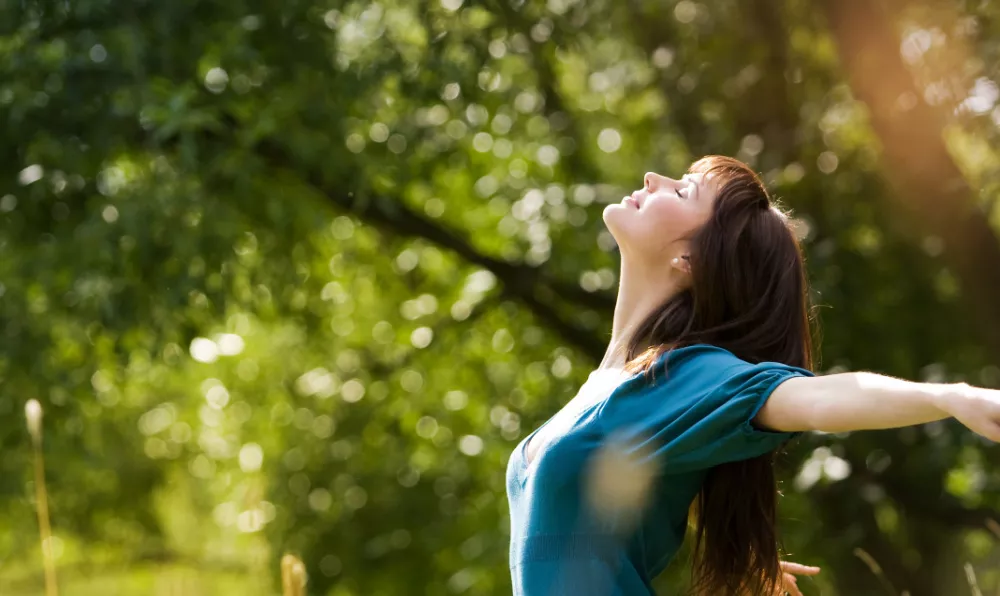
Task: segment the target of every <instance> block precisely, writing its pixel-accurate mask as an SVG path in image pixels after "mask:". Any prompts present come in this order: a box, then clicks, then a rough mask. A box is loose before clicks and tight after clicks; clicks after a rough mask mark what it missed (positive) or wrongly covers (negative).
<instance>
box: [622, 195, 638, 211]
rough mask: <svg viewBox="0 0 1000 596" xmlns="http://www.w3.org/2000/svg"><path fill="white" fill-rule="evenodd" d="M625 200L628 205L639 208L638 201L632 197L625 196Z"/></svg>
mask: <svg viewBox="0 0 1000 596" xmlns="http://www.w3.org/2000/svg"><path fill="white" fill-rule="evenodd" d="M625 202H626V203H628V204H629V205H632V206H633V207H635V208H636V209H638V208H639V201H637V200H635V199H634V198H632V197H625Z"/></svg>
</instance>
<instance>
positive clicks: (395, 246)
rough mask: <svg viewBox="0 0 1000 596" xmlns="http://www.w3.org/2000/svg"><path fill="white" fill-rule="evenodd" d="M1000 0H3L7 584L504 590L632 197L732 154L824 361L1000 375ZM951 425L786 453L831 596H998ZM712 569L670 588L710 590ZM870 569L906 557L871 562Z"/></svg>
mask: <svg viewBox="0 0 1000 596" xmlns="http://www.w3.org/2000/svg"><path fill="white" fill-rule="evenodd" d="M998 57H1000V5H998V4H996V3H990V2H987V1H985V0H947V1H943V2H930V1H926V2H921V1H917V0H913V1H908V0H879V1H875V2H872V1H868V0H743V1H739V2H738V1H736V0H706V1H703V2H695V1H692V0H680V1H674V0H667V1H665V2H653V1H650V0H626V1H622V2H617V1H611V0H586V1H584V0H545V1H541V0H484V1H474V0H464V1H463V0H430V1H428V0H380V1H378V2H370V1H362V2H342V1H337V0H327V1H324V0H309V1H305V0H284V1H282V2H277V1H274V0H226V1H221V0H199V1H196V0H172V1H171V2H153V1H152V0H133V1H130V2H123V1H117V2H116V1H112V0H74V1H72V2H67V1H65V0H46V1H43V0H3V1H2V2H0V326H2V328H0V472H2V473H0V593H2V594H40V593H42V577H43V573H42V564H41V557H40V548H39V538H38V531H37V522H36V518H35V509H34V494H35V492H34V485H33V481H32V474H31V447H30V440H29V438H28V434H27V430H26V427H25V423H24V417H23V412H24V404H25V402H26V401H27V400H28V399H31V398H35V399H38V400H39V401H40V402H41V404H42V406H43V408H44V412H45V418H44V428H45V431H44V452H45V454H46V463H47V478H48V489H49V495H50V507H51V511H52V523H53V530H54V533H55V535H56V538H55V539H54V540H53V545H52V550H53V553H54V554H55V555H56V557H57V565H58V569H59V574H60V581H61V583H62V588H63V591H64V592H66V593H69V594H84V595H87V594H101V595H110V594H137V593H148V594H171V595H173V594H275V593H277V591H278V590H279V579H278V578H279V576H278V561H279V559H280V557H281V555H282V554H283V553H286V552H292V553H296V554H299V555H300V556H301V557H302V558H303V560H304V562H305V564H306V568H307V570H308V577H309V583H308V591H309V593H310V594H332V595H337V596H347V595H366V596H367V595H381V594H502V593H505V592H506V593H509V590H510V580H509V576H508V573H509V572H508V567H507V562H506V561H507V547H508V534H507V532H508V517H507V516H508V512H507V505H506V500H505V496H504V468H505V463H506V460H507V457H508V455H509V453H510V451H511V449H512V448H513V446H514V445H515V444H516V443H517V442H518V441H519V440H520V439H521V438H523V436H524V435H525V434H527V433H528V432H530V430H531V429H533V428H535V427H536V426H537V425H538V424H539V423H540V422H542V421H543V420H544V419H546V418H547V417H548V416H550V415H551V414H552V413H554V412H555V411H556V410H557V409H558V407H559V406H560V405H561V404H562V403H564V402H565V401H566V400H567V399H568V398H569V397H571V396H572V395H573V393H575V391H576V388H577V387H578V386H579V384H580V383H581V382H582V381H583V380H584V379H585V377H586V375H587V373H588V371H589V370H591V369H592V368H593V367H595V366H596V365H597V363H598V362H599V360H600V358H601V356H602V355H603V352H604V348H605V345H606V342H607V339H608V337H609V334H610V327H611V314H612V309H613V305H614V293H615V288H616V286H617V279H616V276H617V272H618V270H617V253H615V252H614V242H613V240H612V238H611V237H610V235H609V234H608V233H607V231H606V230H605V228H604V225H603V223H602V220H601V211H602V210H603V207H604V205H605V204H607V203H608V202H612V201H614V202H617V201H618V200H620V198H621V196H622V195H623V194H625V193H627V192H630V191H631V190H633V189H635V188H638V187H639V186H640V185H641V177H642V174H643V173H644V172H645V171H647V170H655V171H658V172H661V173H665V174H668V175H674V176H676V175H679V174H681V173H682V172H683V170H684V169H685V168H686V167H687V165H688V164H689V163H690V162H691V161H692V160H693V159H695V158H696V157H699V156H701V155H703V154H707V153H721V154H727V155H733V156H736V157H738V158H740V159H743V160H745V161H747V162H748V163H750V164H752V165H753V166H754V167H755V168H756V169H757V170H758V171H760V172H761V173H762V175H763V176H764V178H765V180H766V182H767V183H768V184H769V187H770V188H771V189H772V190H773V193H774V195H775V196H776V198H777V199H778V200H779V201H780V202H781V203H782V204H783V205H785V206H786V207H790V208H792V209H793V210H794V212H795V214H796V229H797V230H798V233H799V235H800V237H801V238H802V239H803V242H804V246H805V249H806V251H807V258H808V262H809V270H810V276H811V278H812V281H813V284H814V285H813V288H814V299H815V301H816V303H817V304H819V305H820V307H819V308H818V309H817V316H818V318H819V319H820V320H821V322H822V327H823V336H822V342H821V345H822V360H821V367H820V370H822V371H824V372H826V371H837V370H844V369H867V370H874V371H879V372H884V373H888V374H893V375H898V376H903V377H906V378H911V379H917V380H935V381H944V380H965V381H967V382H970V383H974V384H980V385H986V386H992V387H997V386H1000V368H998V365H1000V308H998V305H1000V241H998V234H1000V207H998V202H997V196H998V192H1000V156H998V153H997V150H996V147H997V146H998V140H1000V138H998V137H1000V128H998V126H1000V108H998V107H996V102H997V99H998V87H997V83H996V81H997V79H998V77H1000V63H998ZM998 454H1000V451H998V449H997V447H996V446H994V445H990V444H987V443H986V442H985V441H983V440H980V439H979V438H978V437H976V436H973V435H971V434H969V433H965V432H962V431H961V429H960V428H959V427H957V426H956V425H954V424H951V423H948V422H942V423H935V424H928V425H925V426H923V427H913V428H905V429H901V430H894V431H885V432H869V433H855V434H851V435H846V434H845V435H838V436H833V435H822V434H812V435H809V436H806V437H804V438H803V439H801V440H800V441H798V442H797V443H795V444H794V445H792V446H791V447H790V448H789V450H788V453H787V455H786V456H785V457H784V458H783V461H782V470H783V472H782V477H783V478H784V495H785V496H784V499H783V501H782V517H783V521H782V528H783V532H784V534H783V535H784V540H785V544H786V548H787V550H788V551H790V553H791V555H790V558H791V559H792V560H796V561H799V562H802V563H813V564H819V565H822V566H823V567H824V569H825V570H824V572H823V574H822V575H821V577H819V578H817V579H816V580H809V581H806V582H804V590H805V591H806V593H807V594H819V593H823V594H841V595H852V596H853V595H866V594H885V593H887V592H890V593H894V594H898V593H902V592H904V591H907V592H908V593H909V594H911V595H912V596H924V595H932V594H933V595H937V594H958V593H970V592H969V591H970V588H969V587H968V585H967V583H966V582H967V579H966V578H967V572H966V569H965V568H966V566H968V565H971V567H969V569H971V570H972V571H973V572H974V573H975V575H976V577H977V578H978V582H979V586H980V587H981V588H982V589H983V590H985V591H986V592H987V593H993V592H995V591H997V590H1000V548H998V544H1000V526H998V525H997V522H996V521H995V520H996V518H997V513H998V509H1000V464H998V462H1000V459H998V458H997V455H998ZM686 556H687V555H686V553H682V554H681V555H680V556H679V557H678V559H677V560H676V561H675V562H674V564H672V565H671V567H670V568H669V569H668V570H667V572H665V573H664V574H663V576H662V577H661V578H659V580H658V586H659V587H660V589H661V590H662V593H665V594H666V593H679V592H678V590H680V586H683V585H684V582H685V579H686ZM873 563H874V564H877V567H876V566H875V565H874V564H873Z"/></svg>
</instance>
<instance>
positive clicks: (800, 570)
mask: <svg viewBox="0 0 1000 596" xmlns="http://www.w3.org/2000/svg"><path fill="white" fill-rule="evenodd" d="M779 565H781V585H780V586H778V592H777V594H778V596H802V592H800V591H799V586H798V583H797V582H798V580H797V579H796V577H795V576H796V575H816V574H817V573H819V567H810V566H808V565H799V564H798V563H789V562H788V561H781V562H780V563H779Z"/></svg>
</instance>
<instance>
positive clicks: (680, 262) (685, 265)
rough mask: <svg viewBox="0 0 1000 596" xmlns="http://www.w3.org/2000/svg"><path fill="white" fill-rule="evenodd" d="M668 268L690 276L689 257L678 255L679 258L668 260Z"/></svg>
mask: <svg viewBox="0 0 1000 596" xmlns="http://www.w3.org/2000/svg"><path fill="white" fill-rule="evenodd" d="M670 266H671V267H673V268H674V269H678V270H680V271H683V272H684V273H687V274H688V275H690V274H691V257H689V256H688V255H680V256H677V257H674V258H672V259H670Z"/></svg>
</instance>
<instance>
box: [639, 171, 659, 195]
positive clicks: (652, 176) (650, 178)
mask: <svg viewBox="0 0 1000 596" xmlns="http://www.w3.org/2000/svg"><path fill="white" fill-rule="evenodd" d="M655 183H656V172H646V175H645V176H643V177H642V185H643V187H645V188H646V190H648V191H652V190H653V185H654V184H655Z"/></svg>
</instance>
